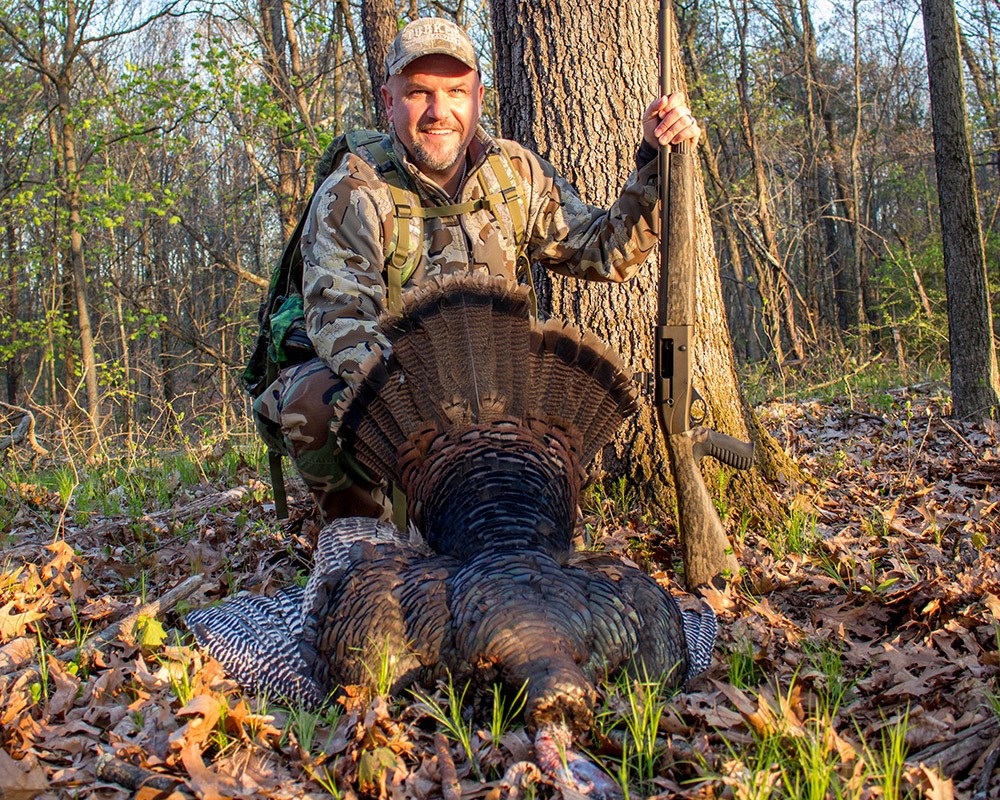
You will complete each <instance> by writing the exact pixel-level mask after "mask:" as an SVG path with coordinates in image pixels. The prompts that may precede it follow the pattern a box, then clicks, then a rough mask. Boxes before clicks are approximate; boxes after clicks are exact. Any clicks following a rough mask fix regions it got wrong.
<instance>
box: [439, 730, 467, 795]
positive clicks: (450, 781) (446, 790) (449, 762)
mask: <svg viewBox="0 0 1000 800" xmlns="http://www.w3.org/2000/svg"><path fill="white" fill-rule="evenodd" d="M434 754H435V755H436V756H437V763H438V771H439V772H440V773H441V794H442V796H443V797H444V800H461V797H462V786H461V784H460V783H459V782H458V772H457V771H456V770H455V760H454V759H453V758H452V757H451V750H450V748H449V747H448V741H447V740H446V739H445V738H444V736H443V735H442V734H440V733H435V734H434Z"/></svg>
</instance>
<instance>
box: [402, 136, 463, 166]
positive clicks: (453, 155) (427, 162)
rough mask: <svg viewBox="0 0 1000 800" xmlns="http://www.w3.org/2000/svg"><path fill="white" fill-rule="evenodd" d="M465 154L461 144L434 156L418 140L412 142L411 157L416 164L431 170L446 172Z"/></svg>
mask: <svg viewBox="0 0 1000 800" xmlns="http://www.w3.org/2000/svg"><path fill="white" fill-rule="evenodd" d="M463 155H465V148H464V147H463V146H462V144H461V143H460V144H458V145H456V147H455V149H454V152H447V151H446V152H444V153H442V154H441V155H439V156H437V157H435V156H432V155H431V154H430V153H428V152H427V150H425V149H424V147H423V145H421V144H420V143H419V142H414V143H413V158H414V160H415V161H416V162H417V165H418V166H423V167H426V168H427V169H429V170H430V171H431V172H447V171H448V170H449V169H451V168H452V167H453V166H455V164H457V163H458V160H459V159H460V158H461V157H462V156H463Z"/></svg>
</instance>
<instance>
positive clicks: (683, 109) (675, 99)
mask: <svg viewBox="0 0 1000 800" xmlns="http://www.w3.org/2000/svg"><path fill="white" fill-rule="evenodd" d="M699 136H701V128H699V127H698V121H697V120H696V119H695V118H694V115H693V114H692V113H691V109H690V108H688V105H687V98H686V97H685V96H684V92H673V93H672V94H668V95H664V96H662V97H658V98H657V99H656V100H654V101H653V102H652V103H650V104H649V107H648V108H647V109H646V111H645V113H643V115H642V138H643V139H644V140H645V141H646V142H647V143H648V144H649V145H650V146H651V147H656V148H659V147H660V146H666V145H668V144H680V143H681V142H691V143H692V144H697V143H698V137H699Z"/></svg>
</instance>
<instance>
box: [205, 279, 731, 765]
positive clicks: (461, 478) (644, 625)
mask: <svg viewBox="0 0 1000 800" xmlns="http://www.w3.org/2000/svg"><path fill="white" fill-rule="evenodd" d="M381 328H382V330H383V332H384V333H385V334H386V337H387V338H388V340H389V341H390V343H391V347H392V349H391V353H389V354H388V355H387V356H384V357H383V358H380V359H379V358H376V359H372V360H371V361H370V362H369V363H368V364H366V365H365V368H364V372H365V378H364V380H363V381H362V382H361V383H360V384H359V385H358V386H357V387H356V389H355V390H354V391H353V392H352V393H351V395H350V396H349V397H346V398H345V399H344V400H343V402H342V406H341V408H340V409H339V419H340V427H339V435H340V437H341V440H342V442H343V443H344V446H345V448H348V449H349V450H350V451H351V452H353V453H355V455H356V456H357V458H358V459H359V460H360V461H361V462H362V463H363V464H365V465H366V466H367V467H369V468H370V469H372V470H373V471H375V472H376V473H378V474H380V475H381V476H383V477H384V478H386V479H387V480H391V481H394V482H396V483H398V484H399V485H401V486H402V487H403V489H404V491H405V492H406V495H407V498H408V503H409V514H410V519H411V521H412V524H413V528H414V530H415V531H419V534H420V536H421V537H422V541H419V542H417V543H414V542H411V540H410V538H411V537H409V536H405V535H403V534H401V533H400V532H398V531H396V530H395V528H393V527H392V526H390V525H387V524H385V523H379V522H376V521H374V520H370V519H362V518H352V519H346V520H338V521H335V522H333V523H331V524H330V525H328V526H327V527H326V528H325V529H324V530H323V531H322V533H321V535H320V539H319V542H318V546H317V551H316V563H315V566H314V569H313V572H312V575H311V576H310V578H309V581H308V583H307V585H306V586H305V588H304V589H295V590H289V591H287V592H285V593H282V594H280V595H279V596H278V597H275V598H264V597H254V596H252V595H248V594H241V595H237V596H236V597H234V598H231V599H230V600H227V601H226V602H225V603H223V604H222V605H220V606H217V607H214V608H205V609H200V610H198V611H194V612H192V613H191V614H189V615H188V617H187V623H188V625H189V627H190V628H191V629H192V630H193V631H194V633H195V637H196V639H197V640H198V642H199V644H201V645H202V646H203V647H205V648H206V649H207V650H208V652H209V653H210V654H211V655H213V656H215V657H216V658H218V659H219V660H220V661H222V662H223V664H224V665H225V666H226V667H227V669H228V670H229V672H230V673H231V674H232V675H233V677H234V678H236V679H237V680H238V681H239V682H240V683H241V684H243V685H245V686H247V687H248V688H250V689H267V690H268V691H270V692H271V693H272V694H277V695H281V696H285V697H288V698H291V699H292V700H294V701H297V702H300V703H304V704H306V705H310V706H314V705H318V704H320V703H322V702H323V701H324V700H325V699H326V698H328V697H329V695H330V694H331V693H332V692H334V691H335V690H336V688H337V687H338V686H341V685H354V684H371V683H373V680H374V671H375V670H374V665H376V664H378V663H379V662H380V661H382V660H384V659H388V660H389V662H390V663H392V665H393V668H394V673H393V674H394V677H395V684H394V686H393V690H394V691H396V690H400V689H402V688H404V687H405V686H407V685H410V684H412V683H414V682H424V681H429V680H432V679H433V678H435V677H439V676H442V675H443V674H445V672H450V673H451V674H452V675H453V676H454V677H455V679H456V680H459V681H462V680H464V679H466V678H470V679H473V680H475V681H477V682H480V683H485V684H487V685H488V684H489V683H491V682H493V681H495V680H498V679H499V680H501V681H503V682H504V683H506V684H507V685H509V686H511V687H514V688H518V687H520V686H522V685H525V684H526V685H527V695H528V701H527V706H526V710H525V720H526V722H527V723H528V725H529V726H530V727H531V728H533V729H535V730H536V731H538V737H537V738H536V743H537V744H538V747H539V750H540V751H542V750H545V748H548V749H547V750H546V752H545V753H542V755H543V756H546V755H547V757H548V758H549V759H550V760H552V759H553V758H554V753H555V748H556V747H557V744H554V743H553V737H555V739H556V740H562V741H560V742H559V744H558V746H564V745H565V744H566V742H565V736H566V735H572V734H576V733H579V732H581V731H583V730H585V729H586V728H587V727H588V726H589V724H590V721H591V709H592V704H593V699H594V684H595V682H596V681H597V680H599V679H601V678H602V677H604V676H607V675H610V674H612V673H614V672H616V671H618V670H621V669H628V670H632V671H635V672H637V673H644V674H646V675H655V676H663V677H664V679H665V681H666V683H667V685H668V686H679V685H680V684H682V683H683V682H684V681H685V680H686V679H687V678H689V677H691V676H693V675H695V674H697V673H698V672H700V671H702V670H703V669H705V668H706V667H707V665H708V663H709V660H710V657H711V649H712V646H713V643H714V639H715V615H714V614H713V613H712V612H711V610H710V609H708V608H703V610H702V611H700V612H699V611H686V612H683V613H682V612H681V611H680V609H679V607H678V605H677V603H676V601H675V600H674V598H673V597H672V596H671V595H670V594H669V593H668V592H666V591H665V590H664V589H662V588H661V587H660V586H659V585H657V584H656V582H655V581H653V580H652V579H651V578H650V577H649V576H647V575H646V574H644V573H643V572H641V571H640V570H638V569H635V568H634V567H631V566H628V565H627V564H625V563H623V562H622V561H621V560H619V559H616V558H613V557H611V556H607V555H602V554H600V553H591V552H577V553H574V552H572V550H571V537H572V534H573V527H574V522H575V516H576V507H577V499H578V494H579V491H580V487H581V485H582V483H583V480H584V471H583V469H584V466H585V465H586V464H587V463H588V462H589V461H590V459H591V458H592V457H593V456H594V454H595V453H596V452H597V451H598V450H599V449H600V447H602V446H603V445H604V444H606V443H607V441H608V440H609V439H610V437H611V436H612V435H613V433H614V431H615V429H616V428H617V427H618V426H619V424H620V423H621V422H622V420H623V419H624V417H625V416H626V415H627V414H629V413H631V412H632V411H633V410H634V407H635V395H634V390H633V388H632V382H631V379H630V376H629V374H628V372H627V370H625V368H624V367H623V366H622V365H621V363H620V361H619V359H618V358H617V356H616V355H615V354H614V353H613V352H612V351H611V350H610V349H609V348H608V347H607V346H606V345H604V344H603V343H602V342H601V341H600V340H599V339H597V338H596V337H594V336H592V335H590V334H585V333H582V332H580V331H579V330H578V329H576V328H575V327H573V326H571V325H567V324H564V323H562V322H558V321H548V322H545V323H537V322H533V321H531V320H530V318H529V315H528V297H527V292H526V290H524V289H523V288H521V287H517V286H516V285H514V284H510V283H508V282H507V281H505V280H503V279H499V278H489V277H485V276H474V275H466V276H452V277H449V278H445V279H442V280H437V281H434V282H432V283H431V284H429V285H428V286H426V287H424V288H422V289H419V290H417V291H416V292H414V293H411V295H410V296H409V297H408V298H407V300H406V303H405V305H404V309H403V311H402V313H401V314H400V315H398V316H388V317H386V318H384V319H383V320H382V322H381ZM574 758H575V757H574ZM570 766H571V767H573V766H574V765H573V764H571V765H570ZM576 766H577V767H578V768H579V770H580V772H579V773H578V776H577V777H581V776H582V777H583V779H584V780H587V781H590V780H596V779H595V778H594V776H590V775H587V774H586V766H585V765H583V764H582V763H578V764H577V765H576Z"/></svg>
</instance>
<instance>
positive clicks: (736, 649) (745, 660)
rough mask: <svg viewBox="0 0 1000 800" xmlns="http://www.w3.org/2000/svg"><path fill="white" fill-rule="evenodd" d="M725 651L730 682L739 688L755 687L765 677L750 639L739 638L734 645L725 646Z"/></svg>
mask: <svg viewBox="0 0 1000 800" xmlns="http://www.w3.org/2000/svg"><path fill="white" fill-rule="evenodd" d="M724 652H725V655H726V659H727V661H728V665H729V669H728V675H729V682H730V683H731V684H732V685H733V686H735V687H736V688H737V689H742V690H744V691H746V690H749V689H755V688H757V686H759V685H760V683H761V681H763V680H764V679H765V677H766V675H765V673H764V670H763V669H762V668H761V667H760V666H759V665H758V664H757V654H756V651H755V650H754V645H753V642H752V641H751V640H750V639H747V638H738V639H736V640H735V641H734V642H733V644H732V645H730V646H728V647H725V648H724Z"/></svg>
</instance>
